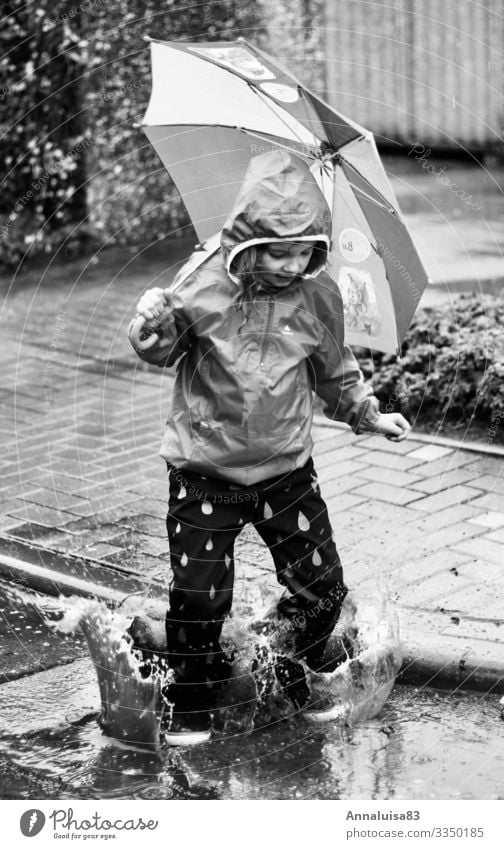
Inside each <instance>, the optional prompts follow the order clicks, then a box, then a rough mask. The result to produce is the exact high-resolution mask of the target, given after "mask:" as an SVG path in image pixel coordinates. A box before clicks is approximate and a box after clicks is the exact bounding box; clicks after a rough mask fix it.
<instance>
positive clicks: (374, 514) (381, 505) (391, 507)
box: [355, 500, 418, 527]
mask: <svg viewBox="0 0 504 849" xmlns="http://www.w3.org/2000/svg"><path fill="white" fill-rule="evenodd" d="M355 510H356V511H357V513H362V514H363V515H364V516H367V517H369V518H373V519H380V520H381V521H382V522H383V523H384V524H385V525H386V526H387V527H396V526H397V525H400V524H401V523H406V522H410V521H412V520H416V519H418V512H415V511H414V510H411V508H409V507H398V506H397V505H396V504H388V503H387V502H385V501H369V500H365V501H363V502H362V504H358V505H356V507H355Z"/></svg>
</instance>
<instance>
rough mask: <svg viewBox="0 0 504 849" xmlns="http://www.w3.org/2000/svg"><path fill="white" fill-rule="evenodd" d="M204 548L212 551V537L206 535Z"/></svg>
mask: <svg viewBox="0 0 504 849" xmlns="http://www.w3.org/2000/svg"><path fill="white" fill-rule="evenodd" d="M205 548H206V550H207V551H212V549H213V542H212V537H208V539H207V543H206V545H205Z"/></svg>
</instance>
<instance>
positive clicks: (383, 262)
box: [142, 39, 427, 353]
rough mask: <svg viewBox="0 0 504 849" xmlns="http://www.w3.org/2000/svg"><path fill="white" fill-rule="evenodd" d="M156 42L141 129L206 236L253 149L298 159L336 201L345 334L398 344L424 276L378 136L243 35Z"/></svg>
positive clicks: (215, 227)
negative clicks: (230, 38) (234, 38)
mask: <svg viewBox="0 0 504 849" xmlns="http://www.w3.org/2000/svg"><path fill="white" fill-rule="evenodd" d="M149 41H150V49H151V60H152V93H151V99H150V102H149V106H148V108H147V112H146V114H145V118H144V120H143V122H142V128H143V130H144V131H145V133H146V135H147V138H148V139H149V141H150V142H151V144H152V145H153V147H154V149H155V150H156V152H157V154H158V156H159V157H160V159H161V161H162V162H163V164H164V166H165V167H166V169H167V170H168V172H169V174H170V176H171V177H172V179H173V181H174V183H175V185H176V186H177V189H178V191H179V192H180V195H181V197H182V199H183V201H184V203H185V205H186V207H187V210H188V212H189V215H190V217H191V220H192V222H193V225H194V228H195V230H196V233H197V236H198V238H199V240H200V242H202V243H206V244H207V245H208V244H212V243H215V239H216V238H217V237H218V234H219V233H220V230H221V228H222V226H223V224H224V221H225V219H226V218H227V216H228V214H229V212H230V211H231V209H232V208H233V204H234V201H235V199H236V196H237V194H238V191H239V189H240V186H241V184H242V182H243V177H244V175H245V172H246V170H247V167H248V165H249V162H250V160H251V159H252V158H253V157H254V156H258V155H259V154H261V153H265V152H266V151H269V150H275V149H283V150H288V151H289V152H290V153H292V154H294V155H297V156H299V157H301V158H302V159H303V160H305V161H306V162H307V163H308V165H309V167H310V170H311V171H312V173H313V175H314V177H315V179H316V180H317V182H318V184H319V186H320V189H321V190H322V192H323V193H324V195H325V197H326V200H327V202H328V204H329V207H330V208H331V210H332V239H331V252H330V255H329V272H330V273H331V274H332V276H333V277H334V279H335V280H336V281H337V282H338V285H339V287H340V289H341V293H342V296H343V302H344V307H345V321H346V341H347V343H349V344H351V345H352V344H353V345H362V346H364V347H367V348H373V349H375V350H379V351H385V352H389V353H396V352H397V351H398V350H399V348H400V345H401V342H402V340H403V338H404V336H405V334H406V331H407V329H408V326H409V324H410V322H411V319H412V317H413V314H414V312H415V309H416V307H417V306H418V303H419V301H420V297H421V295H422V292H423V290H424V288H425V286H426V284H427V275H426V272H425V269H424V268H423V265H422V263H421V261H420V258H419V256H418V253H417V251H416V249H415V246H414V244H413V241H412V238H411V235H410V233H409V232H408V228H407V226H406V224H405V222H404V219H403V217H402V215H401V213H400V211H399V207H398V203H397V200H396V197H395V195H394V192H393V190H392V187H391V185H390V183H389V181H388V179H387V175H386V173H385V170H384V168H383V165H382V163H381V160H380V157H379V155H378V152H377V149H376V145H375V142H374V138H373V135H372V133H370V132H369V131H368V130H366V129H364V128H363V127H361V126H359V125H358V124H356V123H355V122H354V121H351V120H350V119H349V118H346V117H345V116H343V115H341V114H340V113H338V112H336V111H335V110H333V109H332V108H331V107H329V106H328V105H327V104H325V103H324V102H323V101H322V100H320V98H318V97H317V96H316V95H315V94H314V93H313V92H311V91H310V90H309V89H307V88H305V87H304V86H303V85H301V84H300V83H299V82H298V81H297V80H296V79H295V77H293V76H292V75H291V74H290V73H289V72H288V71H286V70H285V69H284V68H283V67H282V66H281V65H279V64H278V62H276V61H275V60H274V59H272V58H271V57H270V56H268V55H266V54H265V53H263V52H262V51H260V50H258V49H257V48H255V47H254V46H252V45H251V44H249V43H248V42H246V41H244V40H239V41H234V42H233V41H231V42H210V43H203V42H198V43H188V42H160V41H154V40H150V39H149Z"/></svg>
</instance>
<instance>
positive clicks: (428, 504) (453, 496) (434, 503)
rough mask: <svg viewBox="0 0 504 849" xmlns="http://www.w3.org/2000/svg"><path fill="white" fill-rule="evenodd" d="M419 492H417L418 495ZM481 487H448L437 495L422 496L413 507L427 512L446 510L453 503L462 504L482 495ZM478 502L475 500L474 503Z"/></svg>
mask: <svg viewBox="0 0 504 849" xmlns="http://www.w3.org/2000/svg"><path fill="white" fill-rule="evenodd" d="M418 494H419V493H416V495H418ZM480 494H481V492H480V490H479V489H474V488H472V487H469V486H453V487H451V489H446V490H444V491H443V492H438V493H436V495H429V496H427V497H426V498H421V499H420V500H419V501H416V502H415V503H414V504H413V505H412V507H413V509H414V510H423V511H425V512H426V513H435V512H437V511H438V510H444V509H445V508H446V507H451V506H452V505H453V504H462V503H463V502H464V501H470V500H471V499H472V498H476V497H477V496H478V495H480ZM474 504H476V502H473V505H474Z"/></svg>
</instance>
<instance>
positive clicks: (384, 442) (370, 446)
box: [359, 433, 423, 454]
mask: <svg viewBox="0 0 504 849" xmlns="http://www.w3.org/2000/svg"><path fill="white" fill-rule="evenodd" d="M359 445H361V446H362V448H366V449H367V450H368V451H386V452H387V453H390V454H410V453H411V452H412V451H415V450H416V449H417V448H420V447H421V446H422V445H423V443H422V442H416V441H415V439H414V437H410V438H408V439H405V440H404V441H403V442H391V441H390V440H389V439H386V437H384V436H383V435H382V434H380V433H375V434H370V435H369V436H366V437H361V438H360V439H359Z"/></svg>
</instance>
